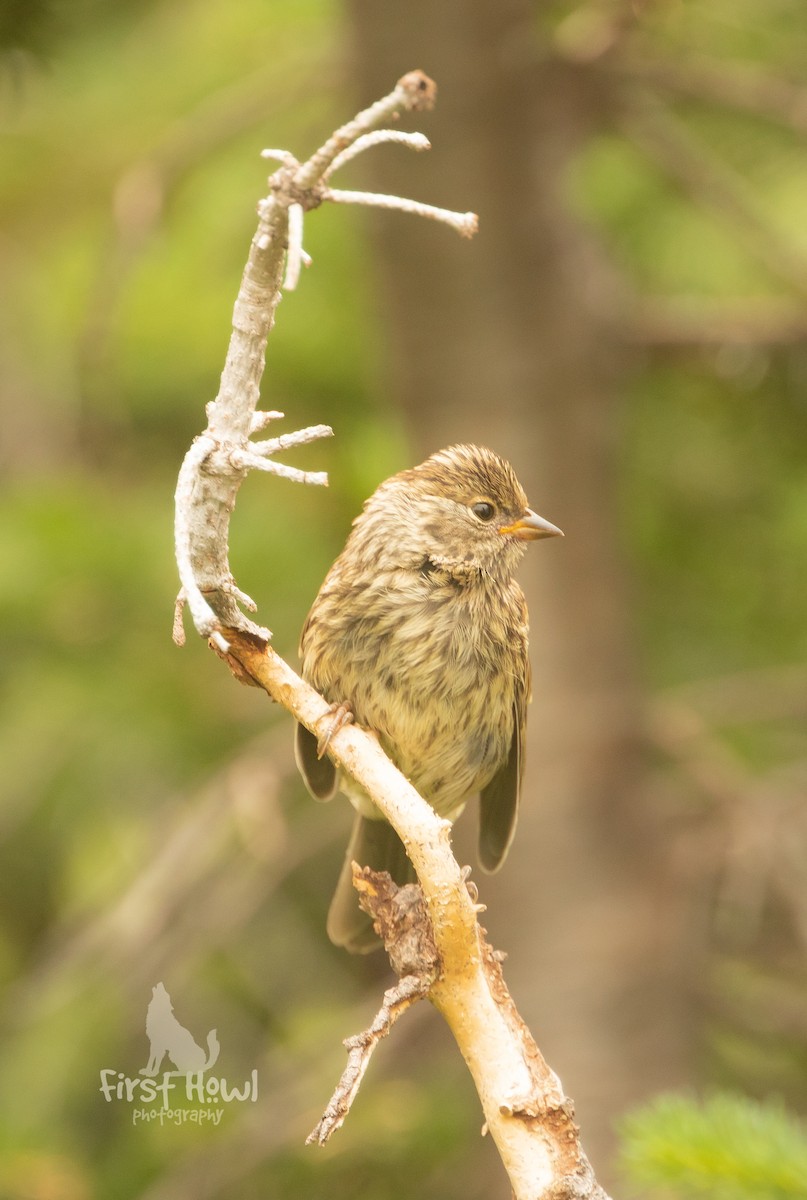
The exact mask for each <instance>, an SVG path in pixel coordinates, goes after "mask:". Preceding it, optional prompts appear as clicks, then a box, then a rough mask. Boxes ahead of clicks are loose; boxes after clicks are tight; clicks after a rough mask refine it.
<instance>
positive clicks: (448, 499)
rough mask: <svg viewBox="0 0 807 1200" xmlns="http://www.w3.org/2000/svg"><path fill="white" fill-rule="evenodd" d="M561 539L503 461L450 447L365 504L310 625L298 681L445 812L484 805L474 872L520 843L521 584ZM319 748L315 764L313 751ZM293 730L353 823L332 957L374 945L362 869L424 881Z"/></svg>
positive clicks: (376, 817)
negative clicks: (534, 559)
mask: <svg viewBox="0 0 807 1200" xmlns="http://www.w3.org/2000/svg"><path fill="white" fill-rule="evenodd" d="M557 535H560V536H562V534H561V530H560V529H558V528H557V527H556V526H555V525H551V524H550V523H549V521H545V520H544V519H543V517H539V516H538V515H537V514H536V513H534V512H532V510H531V509H530V508H529V507H528V506H527V497H526V496H525V494H524V491H523V489H522V487H521V485H520V484H519V482H518V479H517V478H516V476H515V472H514V471H513V468H512V467H511V466H510V464H509V463H507V462H505V461H504V459H502V458H500V457H499V456H498V455H497V454H494V453H493V451H492V450H487V449H485V447H483V446H451V447H449V448H448V449H447V450H441V451H440V452H439V453H437V454H433V455H432V456H431V458H427V459H426V461H425V462H424V463H421V465H420V466H418V467H414V468H413V469H412V470H409V471H401V473H400V474H399V475H394V476H393V477H392V478H391V479H387V480H386V482H384V483H382V484H381V486H380V487H379V488H378V489H377V491H375V492H374V493H373V495H372V496H371V497H370V499H369V500H368V501H367V502H366V503H365V506H364V511H363V512H362V513H361V515H360V516H358V517H357V518H356V520H355V521H354V522H353V532H352V533H351V534H350V537H349V538H348V540H347V544H346V546H345V548H344V550H343V551H342V553H341V554H340V555H339V557H338V558H337V560H336V562H335V563H334V564H333V566H332V567H331V569H330V571H329V572H328V574H327V576H326V578H325V582H324V583H323V585H322V587H321V588H320V591H319V595H318V596H317V598H316V600H315V601H314V605H313V607H312V609H311V612H310V613H309V615H308V619H307V620H306V623H305V625H304V627H303V632H302V636H301V639H300V655H301V657H302V664H303V665H302V673H303V676H304V678H305V679H307V680H308V682H309V683H311V684H312V685H313V686H314V687H315V688H317V690H318V691H320V692H321V693H322V695H323V696H325V698H326V699H327V700H329V701H330V702H331V704H332V705H333V706H334V710H336V709H337V706H339V709H340V712H339V713H338V714H337V717H338V718H339V717H341V718H344V714H345V712H346V711H348V710H349V712H350V713H351V714H352V715H353V716H354V717H355V719H356V721H357V722H358V724H359V725H362V726H364V727H365V728H366V729H369V730H372V731H374V732H375V733H376V734H377V735H378V738H379V740H380V742H381V745H382V747H383V748H384V750H385V751H386V753H387V754H388V755H389V757H390V758H391V759H392V761H393V762H394V763H395V764H396V766H397V767H398V768H399V769H400V770H401V771H402V772H403V774H404V775H406V776H407V778H408V779H409V780H411V782H412V784H413V785H414V786H415V787H416V788H417V790H418V791H419V792H420V794H421V796H423V797H424V799H426V800H428V802H429V803H430V804H431V805H432V807H433V808H434V809H435V811H436V812H438V813H439V814H440V815H441V816H443V817H446V818H448V819H449V820H451V821H453V820H455V819H456V818H457V817H458V816H459V814H460V813H461V812H462V810H463V808H464V807H465V804H466V801H467V800H468V799H470V797H471V796H473V795H474V794H476V793H480V795H481V807H480V828H479V858H480V862H481V865H482V867H483V868H484V870H486V871H496V870H497V869H498V868H499V867H500V866H501V864H502V862H503V861H504V858H505V855H506V854H507V850H508V848H509V846H510V842H511V840H512V837H513V831H514V829H515V823H516V815H517V810H518V799H519V791H520V788H521V776H522V769H523V762H524V726H525V719H526V707H527V703H528V701H529V698H530V666H529V658H528V654H527V606H526V602H525V600H524V594H523V592H522V591H521V588H520V587H519V586H518V584H517V583H516V582H515V581H514V580H513V573H514V571H515V569H516V567H517V566H518V563H519V561H520V560H521V557H522V555H523V554H524V551H525V548H526V543H527V542H528V541H532V540H533V539H535V538H545V537H555V536H557ZM318 750H319V751H320V753H318ZM321 750H322V747H321V746H319V745H318V742H317V738H316V737H315V736H314V735H313V734H311V733H309V732H308V730H307V729H305V728H304V726H302V725H298V727H297V740H296V757H297V765H298V767H299V768H300V772H301V774H302V776H303V778H304V780H305V782H306V786H307V787H308V790H309V791H310V792H311V794H312V796H314V797H315V799H318V800H329V799H330V798H331V797H332V796H333V795H334V793H335V792H336V790H337V788H340V789H341V790H342V791H343V792H344V793H345V794H346V795H347V796H348V797H349V799H350V801H351V803H352V804H353V806H354V807H355V808H356V810H357V816H356V819H355V822H354V826H353V833H352V836H351V839H350V845H349V846H348V849H347V857H346V859H345V865H344V867H343V869H342V874H341V876H340V878H339V883H338V885H337V889H336V894H335V896H334V898H333V902H332V904H331V908H330V912H329V914H328V934H329V936H330V938H331V940H332V941H333V942H335V943H336V944H337V945H341V946H345V947H347V949H348V950H352V951H354V952H365V951H368V950H373V949H375V948H376V947H377V946H378V945H380V943H379V941H378V939H377V938H376V937H375V935H374V934H373V931H372V925H371V923H370V920H369V918H368V917H367V916H366V915H365V914H364V913H363V912H362V911H361V910H360V908H359V906H358V901H357V898H356V894H355V892H354V890H353V887H352V880H351V869H350V864H351V861H352V860H355V861H356V862H358V863H360V864H361V865H362V866H370V867H372V868H373V869H374V870H376V871H389V873H390V874H391V875H392V877H393V879H394V880H395V881H396V882H397V883H399V884H404V883H406V882H408V881H409V880H411V879H413V878H414V873H413V870H412V866H411V864H410V862H409V860H408V858H407V857H406V852H405V851H404V847H403V844H402V842H401V841H400V839H399V838H398V836H397V834H396V833H395V831H394V829H393V828H392V826H391V825H389V824H388V823H387V822H386V821H385V820H384V819H383V817H382V816H381V814H380V812H379V811H378V809H377V808H376V807H375V805H374V804H373V802H372V801H371V800H370V797H369V796H368V795H367V793H366V792H365V791H364V789H363V788H361V787H359V785H358V784H356V783H354V781H353V780H351V779H350V778H349V777H348V776H346V775H342V774H341V773H340V772H338V771H337V769H336V767H335V766H334V764H333V763H332V762H331V761H330V759H328V758H327V757H323V756H321Z"/></svg>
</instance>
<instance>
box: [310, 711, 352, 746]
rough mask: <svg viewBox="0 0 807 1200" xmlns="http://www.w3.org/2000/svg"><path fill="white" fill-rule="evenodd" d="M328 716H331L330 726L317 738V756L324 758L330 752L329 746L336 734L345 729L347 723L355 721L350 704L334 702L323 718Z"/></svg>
mask: <svg viewBox="0 0 807 1200" xmlns="http://www.w3.org/2000/svg"><path fill="white" fill-rule="evenodd" d="M327 718H330V719H329V721H328V726H327V728H326V729H324V730H323V732H322V733H321V734H320V735H319V738H318V739H317V758H324V757H325V755H326V754H327V753H328V747H329V746H330V744H331V738H332V737H333V736H334V734H336V733H338V732H339V730H340V729H344V727H345V725H351V724H352V723H353V713H352V711H351V709H350V705H348V704H332V705H331V707H330V708H329V709H328V711H327V713H326V714H325V717H324V718H323V720H325V719H327Z"/></svg>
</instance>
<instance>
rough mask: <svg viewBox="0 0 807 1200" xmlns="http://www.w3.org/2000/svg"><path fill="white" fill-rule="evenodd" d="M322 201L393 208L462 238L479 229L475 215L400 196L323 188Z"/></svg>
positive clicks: (471, 234) (470, 235)
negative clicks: (435, 223)
mask: <svg viewBox="0 0 807 1200" xmlns="http://www.w3.org/2000/svg"><path fill="white" fill-rule="evenodd" d="M322 199H323V200H331V201H332V202H333V203H334V204H364V205H369V206H370V207H372V208H395V209H398V211H399V212H405V213H413V214H414V215H415V216H417V217H429V218H430V219H431V220H432V221H442V222H443V223H444V224H445V225H450V226H451V228H452V229H456V230H457V232H458V233H461V234H462V236H463V237H473V235H474V234H475V233H476V231H477V229H478V228H479V220H478V218H477V215H476V213H471V212H468V213H459V212H452V211H451V210H450V209H448V208H436V207H435V206H434V205H433V204H421V203H420V201H418V200H407V199H405V198H404V197H402V196H384V195H382V194H381V193H380V192H346V191H343V190H342V189H341V188H324V189H323V192H322Z"/></svg>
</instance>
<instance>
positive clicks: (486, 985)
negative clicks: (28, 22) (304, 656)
mask: <svg viewBox="0 0 807 1200" xmlns="http://www.w3.org/2000/svg"><path fill="white" fill-rule="evenodd" d="M226 634H227V638H228V641H229V643H230V651H229V653H230V656H231V658H232V659H234V660H235V661H236V662H237V663H238V664H239V669H241V670H243V671H246V672H247V673H248V674H249V675H250V676H251V677H252V678H253V679H254V680H255V682H256V683H257V684H259V686H261V687H263V688H264V689H265V690H266V691H267V692H268V693H269V695H270V696H272V697H273V699H275V700H277V701H279V702H280V703H281V704H284V705H285V706H286V708H288V709H289V711H290V712H291V713H292V714H293V716H294V717H295V718H296V719H297V720H298V721H301V722H302V723H303V724H304V725H305V726H306V727H307V728H308V729H310V730H311V731H312V732H313V733H315V734H318V733H319V732H320V731H321V726H322V725H323V724H325V723H326V722H330V719H331V709H330V706H329V705H328V704H327V703H326V701H325V700H324V699H323V698H322V697H321V696H319V695H318V694H317V693H316V692H315V691H314V690H313V689H312V688H311V687H309V685H308V684H306V683H305V682H304V681H303V680H302V679H300V678H299V676H298V675H296V674H295V673H294V671H292V670H291V668H290V667H289V666H288V664H287V663H285V662H284V661H283V659H281V658H280V657H279V656H278V655H277V654H275V653H274V651H273V650H272V649H271V647H269V646H266V645H265V644H264V643H262V642H259V641H257V640H256V639H254V638H253V637H251V636H250V635H248V634H244V633H242V632H240V631H238V630H232V629H231V630H227V631H226ZM328 752H329V754H330V755H331V756H332V757H333V758H334V760H335V761H336V763H337V764H338V765H339V766H341V767H342V768H343V769H344V770H345V771H347V772H348V774H349V775H350V776H351V777H352V778H353V779H355V780H356V781H357V782H358V783H360V784H361V786H362V787H363V788H365V790H366V791H367V792H368V793H369V795H370V796H372V798H373V800H374V802H375V803H376V804H377V805H378V807H379V809H380V810H381V811H382V812H383V813H384V815H385V816H386V818H387V820H388V821H389V822H390V824H391V825H393V826H394V828H395V830H396V832H397V833H398V835H399V836H400V837H401V839H402V841H403V843H404V845H405V847H406V852H407V854H408V855H409V857H410V858H411V860H412V862H413V864H414V866H415V870H416V871H417V875H418V879H419V881H420V884H421V887H422V889H423V896H424V898H425V903H426V908H427V911H428V916H429V920H430V928H431V932H432V934H433V938H434V945H435V947H436V951H437V954H438V956H439V960H440V963H441V968H442V969H441V972H440V976H439V978H437V979H436V980H435V982H434V983H433V984H432V986H431V988H430V991H429V998H430V1000H431V1001H432V1003H433V1004H434V1005H435V1007H436V1008H437V1009H438V1010H439V1011H440V1012H441V1013H442V1015H443V1017H444V1018H445V1020H446V1021H447V1023H448V1025H449V1027H450V1028H451V1031H452V1033H453V1034H454V1037H455V1039H456V1041H457V1044H458V1046H459V1047H460V1049H461V1050H462V1054H463V1057H464V1058H465V1061H466V1062H467V1064H468V1068H469V1070H470V1071H471V1074H472V1076H473V1079H474V1083H475V1084H476V1088H477V1091H478V1093H479V1097H480V1100H481V1102H482V1107H483V1110H484V1113H485V1119H486V1124H487V1128H488V1130H489V1132H490V1134H491V1136H492V1137H493V1139H494V1141H495V1142H496V1145H497V1147H498V1149H499V1152H500V1154H501V1156H502V1161H503V1162H504V1164H505V1168H506V1170H507V1172H508V1175H509V1177H510V1181H511V1184H512V1186H513V1191H514V1195H515V1197H516V1200H550V1197H559V1196H563V1195H570V1196H572V1195H573V1196H575V1197H576V1198H577V1200H589V1198H590V1200H607V1197H606V1194H605V1192H604V1191H603V1190H602V1188H601V1187H600V1186H599V1184H598V1183H597V1181H596V1179H595V1177H594V1173H593V1171H592V1169H591V1165H590V1163H589V1162H588V1159H587V1158H586V1156H585V1154H584V1152H583V1149H582V1147H581V1145H580V1142H579V1138H578V1132H579V1131H578V1128H577V1126H576V1124H575V1122H574V1115H573V1107H572V1102H571V1101H570V1100H569V1099H568V1098H567V1097H566V1096H565V1094H564V1092H563V1088H562V1086H561V1083H560V1080H559V1079H558V1077H557V1075H556V1074H555V1073H554V1071H552V1070H551V1068H550V1067H549V1066H548V1064H547V1063H546V1061H545V1060H544V1058H543V1056H542V1055H541V1053H540V1051H539V1049H538V1047H537V1046H536V1044H535V1042H534V1040H533V1038H532V1036H531V1034H530V1032H529V1030H528V1029H527V1027H526V1025H525V1024H524V1022H523V1021H522V1019H521V1017H520V1016H519V1014H518V1012H517V1011H516V1008H515V1005H514V1004H513V1001H512V999H511V997H510V994H509V992H508V990H507V987H506V986H505V983H504V979H503V977H502V973H501V965H500V961H499V956H497V955H496V953H495V952H494V951H492V950H491V948H490V946H488V944H487V943H486V941H485V940H484V938H483V937H482V933H481V931H480V929H479V925H478V922H477V919H476V910H477V907H478V906H477V905H476V902H475V900H474V898H473V897H472V895H471V894H470V893H469V890H468V888H467V886H466V874H465V873H464V872H463V871H462V870H461V869H460V867H459V866H458V864H457V861H456V859H455V858H454V856H453V854H452V853H451V844H450V830H451V825H450V822H448V821H445V820H443V819H442V818H441V817H438V816H437V814H436V813H435V812H434V810H433V809H432V808H431V806H430V805H428V804H427V803H426V801H425V800H423V799H422V798H421V797H420V796H419V795H418V793H417V792H416V791H415V789H414V788H413V787H412V785H411V784H410V783H409V781H408V780H407V779H405V778H404V776H403V775H401V773H400V772H399V771H398V770H397V768H396V767H394V766H393V764H392V763H391V762H390V760H389V759H388V758H387V756H386V755H385V754H384V752H383V750H382V749H381V747H380V746H379V744H378V741H377V740H376V739H375V738H374V737H373V736H372V735H371V734H369V733H367V732H366V731H365V730H363V729H359V728H357V727H356V726H354V725H345V726H343V727H342V728H341V729H339V730H338V731H337V732H336V733H335V734H334V735H333V737H332V739H331V743H330V746H329V750H328ZM572 1188H573V1189H574V1190H572ZM564 1189H565V1190H564Z"/></svg>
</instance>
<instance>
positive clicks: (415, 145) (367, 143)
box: [322, 129, 431, 182]
mask: <svg viewBox="0 0 807 1200" xmlns="http://www.w3.org/2000/svg"><path fill="white" fill-rule="evenodd" d="M383 142H398V144H399V145H401V146H408V147H409V149H410V150H431V142H430V141H429V139H428V138H427V137H426V136H425V134H422V133H407V132H406V131H405V130H403V129H376V130H375V132H374V133H365V134H364V135H363V137H360V138H356V141H355V142H354V143H353V145H352V146H348V147H347V149H346V150H343V151H342V153H341V154H337V156H336V158H335V159H334V160H333V162H332V163H331V165H330V166H329V167H328V169H327V171H325V172H324V173H323V176H322V180H323V182H325V181H326V180H328V179H330V177H331V175H333V173H334V171H338V170H339V169H340V167H343V166H344V165H345V163H349V162H350V161H351V159H354V158H356V157H357V155H359V154H363V153H364V151H365V150H369V149H370V147H371V146H380V145H381V144H382V143H383Z"/></svg>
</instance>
